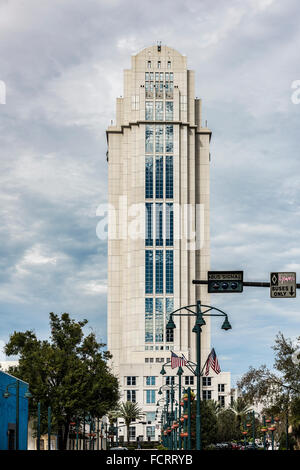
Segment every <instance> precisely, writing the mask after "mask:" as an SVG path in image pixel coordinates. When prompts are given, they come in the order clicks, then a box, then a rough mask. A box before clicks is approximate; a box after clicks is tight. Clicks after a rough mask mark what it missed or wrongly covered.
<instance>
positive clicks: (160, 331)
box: [155, 299, 164, 343]
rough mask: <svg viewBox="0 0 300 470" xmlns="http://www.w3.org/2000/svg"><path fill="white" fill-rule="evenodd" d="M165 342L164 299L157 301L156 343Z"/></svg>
mask: <svg viewBox="0 0 300 470" xmlns="http://www.w3.org/2000/svg"><path fill="white" fill-rule="evenodd" d="M163 340H164V303H163V299H155V342H156V343H162V342H163Z"/></svg>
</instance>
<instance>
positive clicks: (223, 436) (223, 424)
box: [216, 408, 240, 442]
mask: <svg viewBox="0 0 300 470" xmlns="http://www.w3.org/2000/svg"><path fill="white" fill-rule="evenodd" d="M239 437H240V433H239V432H238V426H237V417H236V415H235V413H234V412H233V411H232V410H231V409H229V408H227V409H223V410H222V411H220V413H218V418H217V432H216V442H230V441H232V440H234V439H238V438H239Z"/></svg>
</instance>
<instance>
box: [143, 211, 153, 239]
mask: <svg viewBox="0 0 300 470" xmlns="http://www.w3.org/2000/svg"><path fill="white" fill-rule="evenodd" d="M152 206H153V204H152V202H146V217H145V225H146V227H145V233H146V239H145V245H146V246H153V210H152Z"/></svg>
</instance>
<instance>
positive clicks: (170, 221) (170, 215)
mask: <svg viewBox="0 0 300 470" xmlns="http://www.w3.org/2000/svg"><path fill="white" fill-rule="evenodd" d="M173 244H174V212H173V203H170V202H168V203H167V204H166V246H173Z"/></svg>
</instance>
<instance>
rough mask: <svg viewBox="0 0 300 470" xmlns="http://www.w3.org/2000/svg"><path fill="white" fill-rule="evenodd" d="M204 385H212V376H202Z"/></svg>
mask: <svg viewBox="0 0 300 470" xmlns="http://www.w3.org/2000/svg"><path fill="white" fill-rule="evenodd" d="M202 385H203V387H211V377H202Z"/></svg>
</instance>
